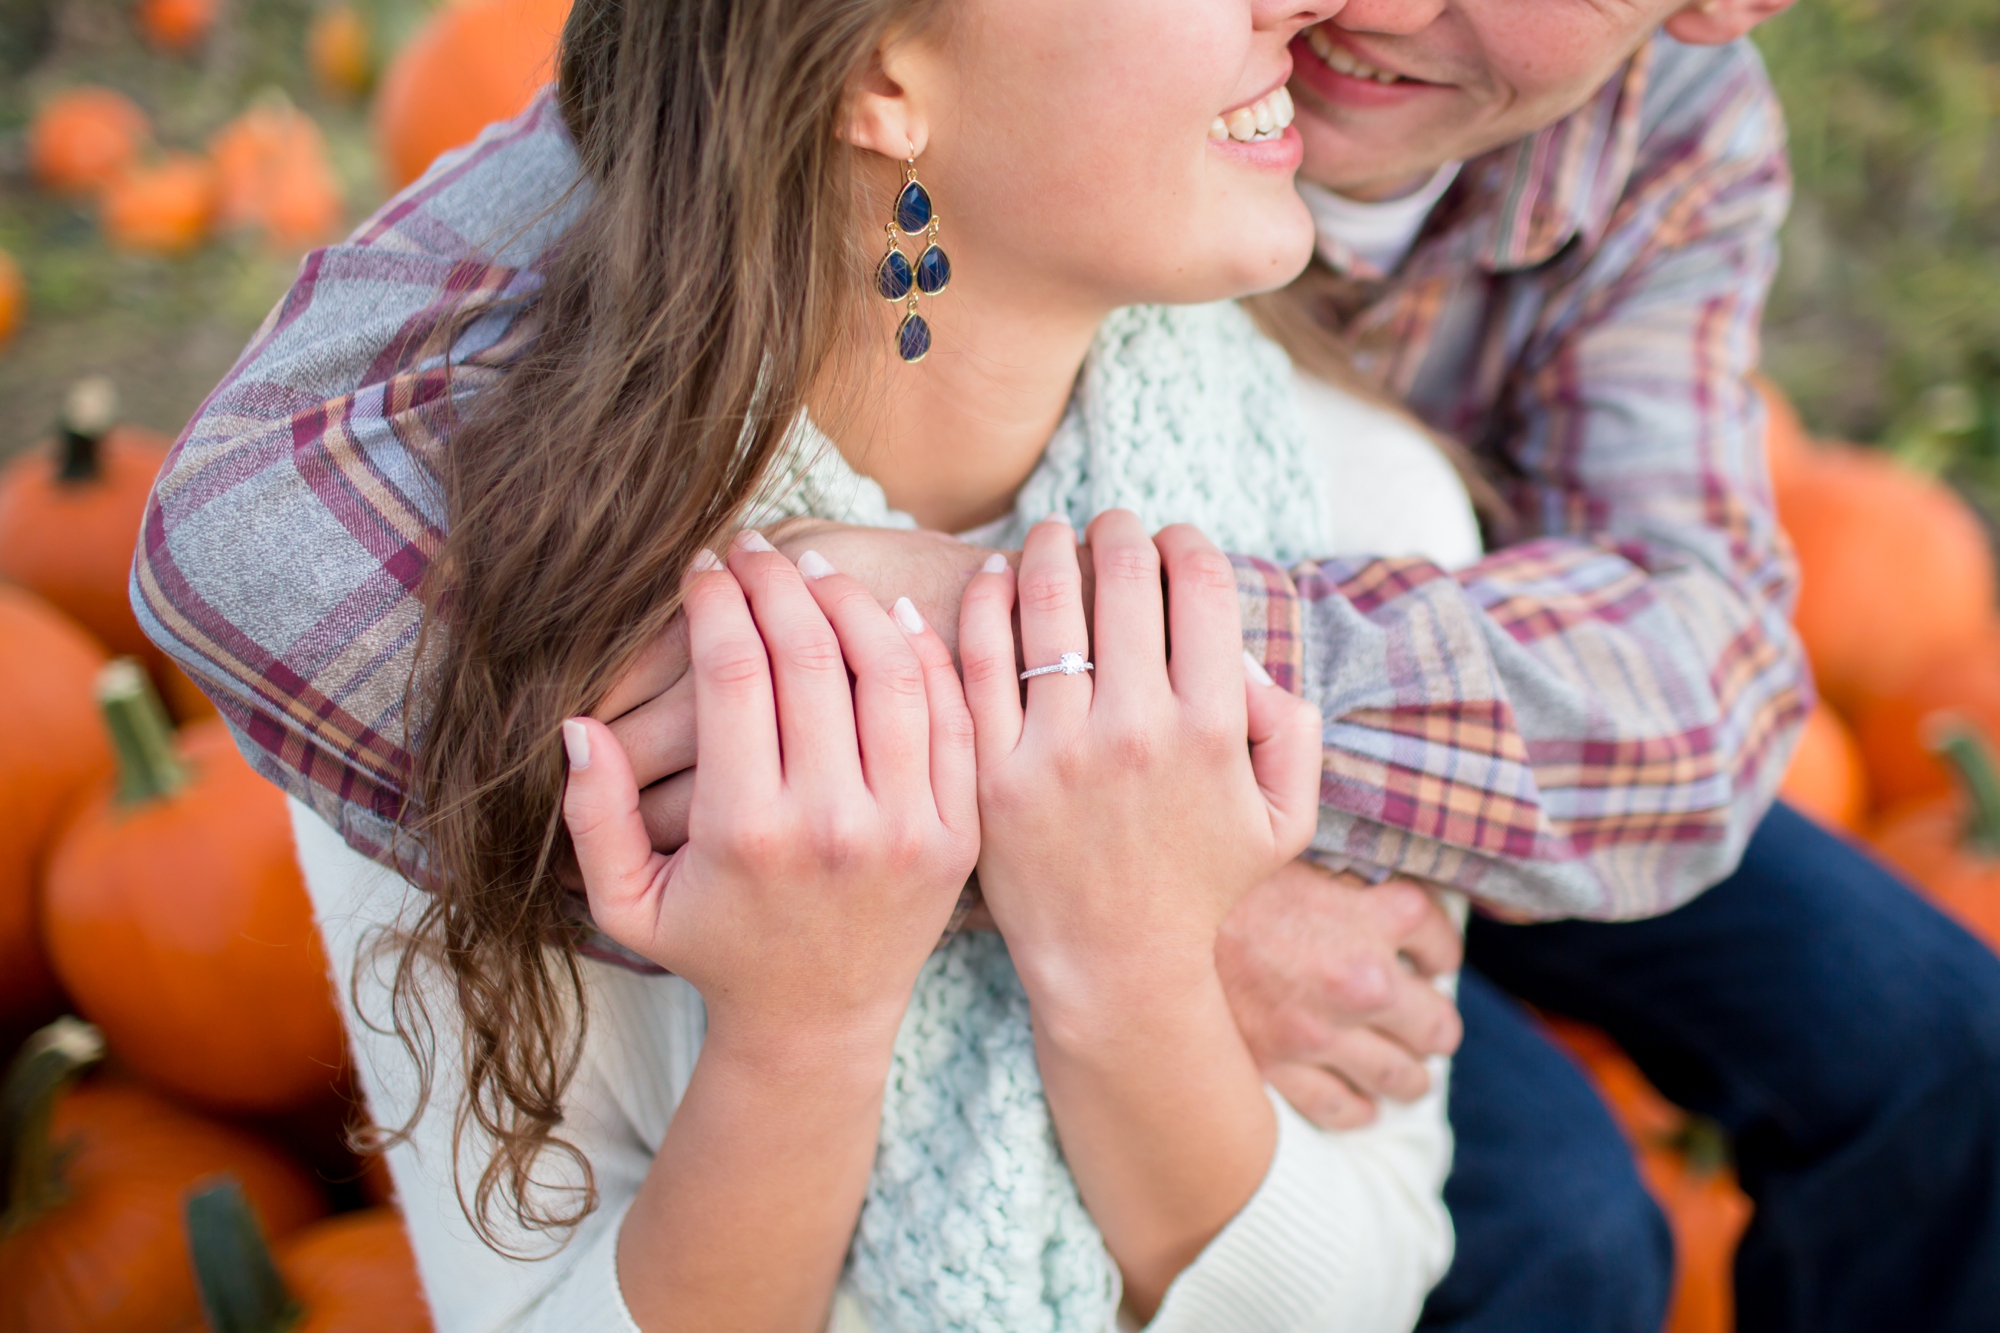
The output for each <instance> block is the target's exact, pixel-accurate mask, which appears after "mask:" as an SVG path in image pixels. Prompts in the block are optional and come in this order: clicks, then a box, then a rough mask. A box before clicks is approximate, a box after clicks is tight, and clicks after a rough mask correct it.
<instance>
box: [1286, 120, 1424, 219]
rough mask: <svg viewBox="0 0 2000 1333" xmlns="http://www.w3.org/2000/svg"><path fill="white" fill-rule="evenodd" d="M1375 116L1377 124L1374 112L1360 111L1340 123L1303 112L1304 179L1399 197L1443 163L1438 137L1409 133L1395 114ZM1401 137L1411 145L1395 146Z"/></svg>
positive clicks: (1352, 193) (1355, 193) (1359, 195)
mask: <svg viewBox="0 0 2000 1333" xmlns="http://www.w3.org/2000/svg"><path fill="white" fill-rule="evenodd" d="M1372 119H1373V120H1374V121H1375V122H1376V123H1375V124H1373V125H1371V124H1370V123H1369V121H1370V120H1371V118H1370V117H1368V116H1366V115H1356V116H1353V117H1343V118H1342V122H1341V123H1339V124H1335V123H1333V122H1331V121H1328V120H1324V119H1320V118H1318V117H1313V118H1312V120H1311V123H1310V124H1308V123H1307V117H1306V116H1305V115H1304V114H1303V112H1301V114H1300V116H1299V118H1298V120H1297V121H1295V122H1294V124H1296V125H1297V126H1298V127H1299V133H1300V137H1301V138H1303V139H1304V141H1305V160H1304V161H1303V162H1302V163H1301V164H1300V166H1299V179H1300V180H1302V181H1311V182H1312V183H1313V184H1314V185H1317V186H1320V187H1321V188H1323V189H1328V190H1332V191H1333V192H1334V193H1336V194H1344V195H1347V196H1349V197H1350V198H1355V199H1363V198H1367V197H1369V196H1378V197H1381V198H1393V197H1394V196H1395V195H1396V194H1398V193H1402V192H1404V191H1407V190H1411V189H1415V188H1416V187H1418V186H1420V185H1422V184H1423V183H1424V182H1425V181H1426V180H1428V179H1430V177H1431V175H1432V174H1433V173H1434V172H1436V170H1437V169H1438V166H1439V161H1438V160H1437V148H1436V145H1437V136H1436V135H1431V134H1411V133H1408V132H1407V131H1404V130H1403V129H1402V127H1401V126H1398V125H1397V124H1396V123H1395V117H1394V116H1393V115H1383V116H1379V117H1374V118H1372ZM1398 142H1407V143H1409V144H1410V147H1409V148H1408V149H1406V150H1402V151H1397V150H1395V149H1393V148H1391V147H1390V145H1391V144H1395V143H1398Z"/></svg>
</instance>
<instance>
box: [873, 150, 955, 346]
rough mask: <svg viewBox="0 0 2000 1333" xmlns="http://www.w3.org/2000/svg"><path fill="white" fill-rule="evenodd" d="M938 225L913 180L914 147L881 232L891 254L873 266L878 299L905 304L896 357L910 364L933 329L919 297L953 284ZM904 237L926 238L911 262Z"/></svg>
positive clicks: (934, 212) (925, 192)
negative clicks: (922, 312) (919, 310)
mask: <svg viewBox="0 0 2000 1333" xmlns="http://www.w3.org/2000/svg"><path fill="white" fill-rule="evenodd" d="M942 225H943V219H941V218H940V217H938V214H937V210H936V208H934V207H933V206H932V204H931V192H930V191H929V190H927V189H925V188H924V185H923V182H921V181H919V180H918V179H917V150H916V146H915V145H914V144H913V145H911V147H910V158H909V161H907V162H905V163H904V164H903V188H902V189H901V190H899V191H898V192H897V194H896V202H895V205H894V206H893V209H892V211H891V216H890V221H889V223H888V225H887V226H886V227H885V228H884V230H885V231H887V233H888V236H889V250H888V253H887V254H885V255H883V256H882V262H881V263H879V264H877V265H876V266H875V290H876V291H877V292H878V293H879V294H880V295H881V297H882V299H883V300H885V301H902V302H905V303H906V304H905V307H904V314H903V320H902V323H900V324H898V325H897V326H896V355H897V356H900V357H901V358H903V360H904V361H907V362H909V363H911V364H912V365H914V364H915V363H917V362H919V361H921V360H923V359H924V357H925V356H927V355H929V353H930V350H931V326H930V323H929V321H927V320H925V318H924V317H923V316H922V315H920V314H918V313H917V301H918V294H919V293H921V294H922V295H924V296H936V295H937V294H938V293H939V292H942V291H943V290H944V289H945V288H946V287H948V286H950V285H951V258H950V257H949V256H948V255H946V254H945V252H944V247H942V246H940V245H939V244H938V231H939V229H940V227H941V226H942ZM899 233H900V235H899ZM903 236H910V237H916V236H921V237H923V238H924V249H923V252H922V253H921V254H919V255H918V256H917V261H916V263H915V264H912V263H911V262H910V257H909V256H908V255H906V254H904V253H903V244H902V239H901V237H903Z"/></svg>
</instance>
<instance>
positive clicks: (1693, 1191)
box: [1546, 1017, 1751, 1333]
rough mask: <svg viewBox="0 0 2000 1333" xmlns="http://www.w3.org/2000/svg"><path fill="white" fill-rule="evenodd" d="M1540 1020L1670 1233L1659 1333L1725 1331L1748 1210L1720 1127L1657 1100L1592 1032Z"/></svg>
mask: <svg viewBox="0 0 2000 1333" xmlns="http://www.w3.org/2000/svg"><path fill="white" fill-rule="evenodd" d="M1546 1021H1547V1023H1548V1026H1549V1028H1550V1030H1551V1032H1552V1034H1553V1035H1554V1036H1555V1038H1556V1040H1557V1041H1558V1042H1560V1043H1561V1044H1562V1045H1563V1046H1565V1047H1567V1048H1568V1049H1569V1051H1570V1053H1571V1054H1572V1055H1573V1056H1575V1057H1576V1059H1577V1062H1578V1063H1579V1064H1581V1065H1582V1066H1583V1069H1584V1073H1585V1074H1586V1076H1587V1077H1589V1079H1590V1081H1591V1082H1592V1084H1594V1085H1595V1086H1596V1088H1597V1091H1598V1095H1599V1096H1601V1097H1603V1098H1604V1101H1605V1104H1606V1105H1607V1106H1609V1107H1610V1108H1611V1114H1612V1117H1613V1118H1614V1119H1616V1120H1617V1121H1618V1127H1619V1128H1620V1129H1622V1130H1624V1131H1625V1137H1626V1138H1627V1139H1629V1140H1630V1141H1631V1143H1632V1147H1633V1152H1634V1154H1635V1156H1636V1157H1637V1159H1638V1166H1639V1175H1640V1178H1641V1179H1642V1180H1644V1181H1645V1182H1646V1188H1647V1190H1648V1191H1649V1192H1650V1193H1651V1194H1652V1196H1653V1198H1654V1199H1655V1200H1656V1201H1657V1202H1658V1203H1659V1205H1660V1210H1661V1211H1662V1212H1664V1213H1665V1214H1666V1216H1667V1225H1668V1226H1669V1227H1670V1228H1671V1229H1672V1231H1673V1234H1674V1256H1675V1266H1674V1294H1673V1301H1672V1304H1671V1305H1670V1306H1669V1307H1668V1313H1667V1323H1666V1329H1665V1333H1730V1330H1732V1329H1733V1328H1734V1327H1735V1326H1736V1319H1735V1294H1734V1293H1735V1282H1734V1278H1733V1272H1734V1264H1735V1257H1736V1243H1737V1241H1738V1240H1740V1239H1741V1238H1742V1235H1743V1229H1744V1228H1745V1227H1746V1226H1748V1225H1749V1224H1750V1213H1751V1206H1750V1200H1749V1199H1748V1198H1747V1197H1745V1196H1744V1194H1743V1191H1742V1190H1741V1189H1740V1188H1738V1187H1737V1184H1736V1176H1735V1173H1734V1172H1733V1171H1732V1170H1731V1169H1730V1168H1729V1164H1728V1145H1727V1143H1726V1141H1725V1140H1724V1139H1723V1137H1722V1133H1721V1130H1720V1128H1719V1127H1718V1126H1716V1125H1714V1123H1713V1122H1711V1121H1707V1120H1703V1119H1700V1118H1698V1117H1695V1116H1690V1115H1689V1114H1688V1113H1687V1112H1686V1111H1683V1110H1681V1109H1680V1108H1679V1107H1678V1106H1675V1105H1674V1104H1673V1103H1672V1102H1670V1101H1668V1100H1667V1099H1666V1098H1665V1097H1662V1096H1661V1095H1660V1094H1659V1092H1658V1091H1657V1090H1655V1089H1654V1087H1653V1085H1652V1084H1651V1083H1649V1082H1648V1081H1647V1080H1646V1076H1645V1075H1644V1074H1642V1073H1640V1072H1639V1067H1638V1066H1637V1065H1635V1064H1633V1063H1632V1061H1631V1059H1630V1058H1629V1057H1628V1056H1627V1055H1626V1054H1625V1052H1623V1051H1621V1050H1620V1049H1618V1046H1617V1044H1616V1043H1615V1042H1613V1041H1612V1040H1611V1038H1609V1037H1607V1036H1606V1035H1605V1034H1604V1033H1602V1032H1600V1031H1599V1030H1597V1029H1596V1028H1593V1027H1591V1026H1589V1025H1588V1024H1584V1023H1578V1022H1575V1021H1574V1020H1571V1019H1564V1018H1557V1017H1548V1018H1547V1019H1546Z"/></svg>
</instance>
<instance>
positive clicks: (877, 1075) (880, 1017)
mask: <svg viewBox="0 0 2000 1333" xmlns="http://www.w3.org/2000/svg"><path fill="white" fill-rule="evenodd" d="M904 1007H905V1006H903V1005H896V1006H894V1007H893V1008H891V1007H890V1006H886V1005H885V1006H882V1007H880V1008H879V1009H876V1010H872V1011H871V1010H863V1011H856V1012H853V1013H849V1014H843V1015H838V1016H828V1015H816V1016H814V1017H813V1018H811V1019H809V1020H800V1019H798V1018H795V1017H787V1016H782V1015H774V1014H759V1013H751V1012H742V1011H737V1010H733V1009H731V1008H728V1007H718V1006H715V1005H710V1006H709V1009H708V1030H707V1032H706V1034H705V1035H704V1036H703V1038H702V1047H701V1058H702V1060H703V1061H704V1062H713V1063H715V1064H717V1065H720V1066H722V1067H724V1068H725V1069H727V1070H730V1071H734V1072H736V1073H738V1074H740V1075H743V1076H745V1077H748V1078H751V1079H754V1080H755V1081H757V1082H760V1083H765V1084H773V1085H781V1086H800V1087H805V1086H810V1087H812V1088H814V1089H815V1090H816V1091H820V1092H825V1091H831V1090H836V1089H839V1088H841V1087H851V1088H853V1089H855V1090H857V1091H868V1090H870V1089H872V1090H873V1091H874V1092H880V1091H881V1088H882V1080H883V1078H884V1077H885V1076H886V1074H887V1072H888V1067H889V1055H890V1051H891V1049H892V1048H893V1047H894V1046H895V1044H896V1031H897V1029H898V1028H899V1027H900V1026H901V1022H902V1013H903V1008H904Z"/></svg>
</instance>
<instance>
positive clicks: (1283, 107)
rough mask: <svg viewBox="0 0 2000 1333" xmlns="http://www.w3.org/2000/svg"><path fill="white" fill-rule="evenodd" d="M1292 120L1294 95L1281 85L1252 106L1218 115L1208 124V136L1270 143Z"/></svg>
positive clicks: (1240, 141)
mask: <svg viewBox="0 0 2000 1333" xmlns="http://www.w3.org/2000/svg"><path fill="white" fill-rule="evenodd" d="M1291 123H1292V95H1291V94H1290V93H1289V92H1287V91H1285V90H1284V89H1283V88H1279V89H1276V90H1275V91H1273V92H1268V93H1265V94H1264V95H1263V96H1262V97H1260V98H1258V99H1257V100H1256V101H1254V102H1252V103H1251V104H1250V105H1249V106H1239V107H1237V108H1236V109H1235V110H1234V111H1232V112H1230V113H1229V114H1228V115H1226V116H1217V117H1216V118H1215V120H1214V121H1213V122H1212V123H1211V124H1210V125H1209V127H1208V137H1209V138H1211V139H1213V140H1215V141H1216V142H1217V143H1223V142H1225V141H1227V140H1230V139H1234V140H1235V141H1236V142H1237V143H1267V142H1269V141H1270V140H1272V139H1276V138H1278V137H1280V136H1281V135H1283V134H1284V132H1285V127H1286V126H1288V125H1290V124H1291Z"/></svg>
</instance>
